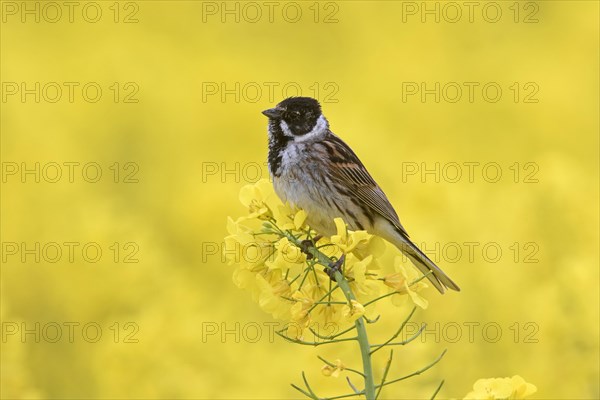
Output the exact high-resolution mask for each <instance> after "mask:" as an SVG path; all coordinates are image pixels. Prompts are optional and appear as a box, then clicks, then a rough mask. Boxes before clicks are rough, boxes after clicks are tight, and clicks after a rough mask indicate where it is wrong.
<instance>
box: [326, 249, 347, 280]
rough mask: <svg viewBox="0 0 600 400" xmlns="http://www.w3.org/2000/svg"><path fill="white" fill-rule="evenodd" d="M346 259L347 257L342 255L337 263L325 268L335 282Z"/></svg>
mask: <svg viewBox="0 0 600 400" xmlns="http://www.w3.org/2000/svg"><path fill="white" fill-rule="evenodd" d="M345 259H346V255H345V254H342V256H341V257H340V258H339V259H338V260H337V261H335V262H333V263H331V264H329V266H327V267H325V273H327V275H329V278H330V279H331V280H332V281H334V282H335V273H336V272H339V271H340V270H341V268H342V265H344V260H345Z"/></svg>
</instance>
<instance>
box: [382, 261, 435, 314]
mask: <svg viewBox="0 0 600 400" xmlns="http://www.w3.org/2000/svg"><path fill="white" fill-rule="evenodd" d="M394 268H395V269H396V271H397V272H396V273H393V274H390V275H386V276H385V277H384V278H383V283H384V284H385V285H387V286H389V287H391V288H392V289H394V291H396V292H398V293H400V294H402V295H406V294H408V295H409V296H410V299H411V300H412V302H413V303H414V304H416V305H417V306H419V307H421V308H423V309H425V308H427V306H428V305H429V303H428V301H427V299H425V298H424V297H422V296H421V295H419V293H417V292H418V291H421V289H423V288H426V287H427V284H426V283H425V282H423V279H421V280H420V281H419V282H416V283H412V284H411V282H414V281H415V280H416V279H419V275H418V274H417V273H416V271H414V270H412V269H411V270H410V272H409V271H407V270H406V268H404V266H403V265H402V257H396V260H395V262H394ZM397 297H398V296H393V297H392V302H393V303H394V304H397V305H398V304H399V303H398V301H397V300H396V298H397Z"/></svg>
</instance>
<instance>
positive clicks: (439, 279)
mask: <svg viewBox="0 0 600 400" xmlns="http://www.w3.org/2000/svg"><path fill="white" fill-rule="evenodd" d="M396 233H397V235H394V236H395V237H394V239H395V240H394V241H393V242H392V243H393V244H394V245H395V246H396V247H398V249H400V251H402V253H404V254H405V255H406V256H407V257H408V258H409V259H410V261H412V263H413V264H414V265H415V266H416V267H417V268H419V270H420V271H421V272H422V273H423V274H425V275H426V276H427V279H429V280H430V281H431V283H432V284H433V286H435V288H436V289H437V290H438V291H439V292H440V293H444V292H445V290H446V289H452V290H456V291H460V288H459V287H458V285H457V284H456V283H454V281H452V279H450V277H449V276H448V275H446V274H445V273H444V271H442V270H441V269H440V267H438V266H437V265H435V263H434V262H433V261H431V260H430V259H429V257H427V256H426V255H425V253H423V252H422V251H421V250H420V249H419V248H418V247H417V245H416V244H414V243H413V242H411V240H410V239H409V238H408V236H406V234H405V233H404V232H399V231H397V232H396Z"/></svg>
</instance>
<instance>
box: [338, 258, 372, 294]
mask: <svg viewBox="0 0 600 400" xmlns="http://www.w3.org/2000/svg"><path fill="white" fill-rule="evenodd" d="M374 267H377V264H376V262H375V259H374V258H373V256H372V255H369V256H367V257H365V258H364V259H362V260H360V259H357V257H356V256H354V254H349V255H348V256H347V257H346V270H345V272H346V277H347V278H348V280H349V281H350V287H351V288H352V291H353V292H354V294H355V295H356V297H357V298H359V299H360V300H361V301H366V300H367V301H368V300H370V299H372V298H375V297H377V296H378V295H379V293H380V291H381V283H380V282H379V281H377V280H376V278H377V275H376V274H375V273H374V272H373V268H374Z"/></svg>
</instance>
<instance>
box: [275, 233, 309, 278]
mask: <svg viewBox="0 0 600 400" xmlns="http://www.w3.org/2000/svg"><path fill="white" fill-rule="evenodd" d="M275 248H276V250H277V252H276V256H275V259H274V260H273V261H266V262H265V265H266V266H267V267H269V268H271V269H280V270H283V271H287V270H289V269H290V268H293V267H297V268H296V271H293V272H294V273H295V274H298V273H300V272H301V270H302V266H303V265H304V262H305V261H306V255H305V254H304V253H302V251H301V250H300V249H299V248H298V247H296V246H294V245H293V244H292V243H290V241H289V240H288V239H287V238H282V239H280V240H279V241H278V242H277V244H276V245H275Z"/></svg>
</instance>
